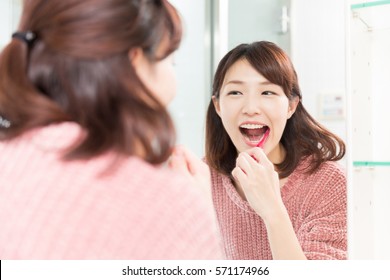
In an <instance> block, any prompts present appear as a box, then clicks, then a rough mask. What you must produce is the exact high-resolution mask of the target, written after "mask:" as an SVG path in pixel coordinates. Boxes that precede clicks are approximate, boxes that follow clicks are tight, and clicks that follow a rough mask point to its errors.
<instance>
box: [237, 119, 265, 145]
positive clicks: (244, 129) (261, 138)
mask: <svg viewBox="0 0 390 280" xmlns="http://www.w3.org/2000/svg"><path fill="white" fill-rule="evenodd" d="M269 130H270V129H269V127H268V126H266V125H260V124H243V125H241V126H240V132H241V134H242V135H243V136H244V138H245V139H246V140H247V141H248V142H250V143H251V144H253V145H256V146H259V145H263V144H264V142H265V140H267V139H265V138H267V137H268V134H269Z"/></svg>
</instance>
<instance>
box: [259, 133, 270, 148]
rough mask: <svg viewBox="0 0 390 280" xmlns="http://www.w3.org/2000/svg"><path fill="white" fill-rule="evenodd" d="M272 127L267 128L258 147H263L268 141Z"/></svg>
mask: <svg viewBox="0 0 390 280" xmlns="http://www.w3.org/2000/svg"><path fill="white" fill-rule="evenodd" d="M269 132H270V129H267V131H266V132H265V133H264V136H263V138H262V139H261V141H260V142H259V143H258V144H257V146H256V147H259V148H263V146H264V143H265V141H267V139H268V136H269Z"/></svg>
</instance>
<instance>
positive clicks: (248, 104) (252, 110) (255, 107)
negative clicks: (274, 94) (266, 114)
mask: <svg viewBox="0 0 390 280" xmlns="http://www.w3.org/2000/svg"><path fill="white" fill-rule="evenodd" d="M242 112H243V113H244V114H246V115H249V116H253V115H260V114H261V103H260V101H259V100H258V98H256V95H248V96H247V97H246V98H245V100H244V104H243V106H242Z"/></svg>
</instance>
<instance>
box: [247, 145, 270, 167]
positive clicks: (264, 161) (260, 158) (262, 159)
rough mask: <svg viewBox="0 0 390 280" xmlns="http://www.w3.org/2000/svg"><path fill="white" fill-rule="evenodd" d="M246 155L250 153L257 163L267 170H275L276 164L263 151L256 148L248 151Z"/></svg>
mask: <svg viewBox="0 0 390 280" xmlns="http://www.w3.org/2000/svg"><path fill="white" fill-rule="evenodd" d="M246 153H248V154H249V155H250V156H251V157H252V158H253V159H254V160H255V161H257V162H258V163H260V164H261V165H263V166H264V167H265V168H272V169H274V164H273V163H272V162H271V161H270V160H269V159H268V157H267V155H266V154H265V153H264V150H263V149H261V148H257V147H256V148H253V149H250V150H248V151H246Z"/></svg>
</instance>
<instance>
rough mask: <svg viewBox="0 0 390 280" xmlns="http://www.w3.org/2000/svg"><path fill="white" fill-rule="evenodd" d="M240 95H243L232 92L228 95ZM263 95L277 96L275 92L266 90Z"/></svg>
mask: <svg viewBox="0 0 390 280" xmlns="http://www.w3.org/2000/svg"><path fill="white" fill-rule="evenodd" d="M239 94H242V93H241V92H239V91H230V92H228V95H239ZM261 94H262V95H266V96H269V95H275V93H274V92H272V91H269V90H265V91H263V92H262V93H261Z"/></svg>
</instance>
